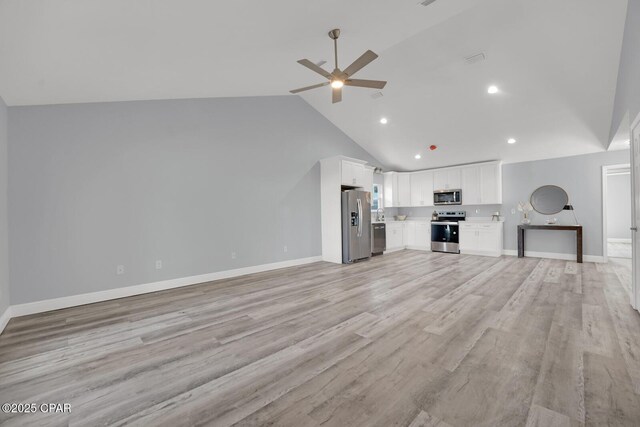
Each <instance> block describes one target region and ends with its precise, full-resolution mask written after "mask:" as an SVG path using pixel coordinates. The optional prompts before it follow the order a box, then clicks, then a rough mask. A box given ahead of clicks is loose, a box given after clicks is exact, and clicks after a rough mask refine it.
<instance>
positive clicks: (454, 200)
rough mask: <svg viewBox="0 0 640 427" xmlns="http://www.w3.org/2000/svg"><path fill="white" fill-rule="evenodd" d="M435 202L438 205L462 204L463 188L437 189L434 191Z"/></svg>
mask: <svg viewBox="0 0 640 427" xmlns="http://www.w3.org/2000/svg"><path fill="white" fill-rule="evenodd" d="M433 204H434V205H436V206H443V205H461V204H462V190H460V189H457V190H436V191H434V192H433Z"/></svg>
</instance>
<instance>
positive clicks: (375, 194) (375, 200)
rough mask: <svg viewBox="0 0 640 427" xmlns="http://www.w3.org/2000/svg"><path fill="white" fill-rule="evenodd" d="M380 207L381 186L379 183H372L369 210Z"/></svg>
mask: <svg viewBox="0 0 640 427" xmlns="http://www.w3.org/2000/svg"><path fill="white" fill-rule="evenodd" d="M380 208H382V186H381V185H380V184H373V191H372V193H371V211H374V212H375V211H377V210H378V209H380Z"/></svg>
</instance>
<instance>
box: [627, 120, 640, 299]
mask: <svg viewBox="0 0 640 427" xmlns="http://www.w3.org/2000/svg"><path fill="white" fill-rule="evenodd" d="M638 125H640V114H638V116H637V117H636V118H635V120H634V121H633V122H632V123H631V128H630V129H629V130H630V132H629V133H630V145H631V147H630V149H631V153H630V154H631V211H632V212H631V227H632V228H635V227H639V226H640V224H638V223H637V222H636V212H635V209H636V195H637V194H638V192H639V191H640V188H636V183H635V181H636V180H635V170H634V169H635V166H636V165H635V155H634V153H635V150H634V145H635V144H634V134H633V130H634V129H635V128H636V126H638ZM638 237H639V236H638V232H637V231H634V232H633V233H632V234H631V246H632V248H631V306H632V307H633V308H635V309H636V310H639V311H640V286H638V274H639V272H638V268H640V264H639V263H638V262H636V259H637V258H638V257H639V256H640V254H637V253H636V252H637V250H636V245H637V243H636V240H637V239H638Z"/></svg>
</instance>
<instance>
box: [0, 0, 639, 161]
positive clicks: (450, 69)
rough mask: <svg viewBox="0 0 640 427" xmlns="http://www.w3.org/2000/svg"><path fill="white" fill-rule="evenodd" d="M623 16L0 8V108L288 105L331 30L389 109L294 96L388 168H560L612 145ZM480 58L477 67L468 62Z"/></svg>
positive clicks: (197, 2)
mask: <svg viewBox="0 0 640 427" xmlns="http://www.w3.org/2000/svg"><path fill="white" fill-rule="evenodd" d="M626 6H627V0H607V1H602V0H482V1H481V0H436V1H435V2H434V3H432V4H431V5H429V6H422V5H420V4H419V2H418V1H417V0H394V1H388V0H387V1H383V0H349V1H344V0H340V1H338V0H324V1H321V2H306V1H300V0H272V1H257V0H249V1H242V2H239V1H226V2H221V1H215V2H212V1H206V0H154V1H153V2H150V1H140V0H134V1H131V0H61V1H47V0H31V1H28V2H27V1H23V0H0V95H1V96H2V97H3V98H4V99H5V101H6V102H7V104H9V105H35V104H58V103H73V102H104V101H124V100H140V99H176V98H201V97H234V96H263V95H286V94H288V90H290V89H293V88H296V87H300V86H307V85H311V84H314V83H320V82H321V81H322V78H321V77H320V76H317V75H315V74H314V73H313V72H311V71H309V70H308V69H306V68H303V67H301V66H300V65H298V64H296V60H298V59H301V58H309V59H310V60H312V61H314V62H317V61H321V60H325V61H328V62H329V64H327V65H325V68H327V69H329V70H330V69H331V68H332V67H330V65H331V62H332V45H331V40H330V39H329V38H328V37H327V35H326V33H327V31H328V30H330V29H332V28H336V27H338V28H341V29H342V36H341V38H340V46H339V55H340V62H341V65H346V64H348V63H350V62H351V61H352V60H354V59H355V58H356V57H358V56H359V55H360V54H361V53H363V52H364V51H365V50H366V49H371V50H373V51H375V52H376V53H378V54H379V55H380V58H379V59H378V60H376V61H374V62H373V63H372V64H370V65H369V66H368V67H366V68H365V69H364V70H362V71H361V72H360V73H359V74H358V75H357V77H358V78H371V79H384V80H388V81H389V83H388V85H387V87H386V88H385V89H384V90H383V95H384V96H382V97H379V98H375V99H374V98H373V97H372V96H371V95H372V93H374V92H376V91H375V90H369V89H360V88H345V91H344V97H343V99H344V101H343V102H342V103H340V104H332V103H331V97H330V89H329V88H328V87H325V88H321V89H317V90H315V91H313V92H306V93H304V94H303V95H302V97H303V98H304V99H305V100H306V101H307V102H308V103H309V104H311V105H312V106H313V107H314V108H316V109H317V110H318V111H319V112H320V113H321V114H323V115H324V116H325V117H327V118H328V119H329V120H330V121H332V122H333V123H334V124H335V125H336V126H338V127H339V128H340V129H342V130H343V131H344V132H345V133H347V134H348V135H349V136H350V137H351V138H353V139H354V140H355V141H356V142H357V143H358V144H360V145H361V146H363V147H364V148H365V149H366V150H368V151H369V152H370V153H371V154H372V155H373V156H375V157H376V158H378V159H379V160H380V161H381V162H382V163H383V164H385V165H387V166H388V167H390V168H394V169H404V170H411V169H421V168H427V167H436V166H444V165H451V164H460V163H468V162H473V161H481V160H490V159H502V160H505V161H507V162H513V161H522V160H530V159H538V158H549V157H560V156H566V155H572V154H581V153H588V152H595V151H600V150H603V149H604V148H605V146H606V145H607V143H608V134H609V128H610V125H611V114H612V109H613V101H614V95H615V87H616V78H617V72H618V64H619V57H620V49H621V45H622V34H623V30H624V28H623V27H624V19H625V13H626ZM480 52H482V53H484V54H485V56H486V59H485V60H484V61H480V62H476V63H473V64H467V63H466V62H465V60H464V58H466V57H469V56H471V55H474V54H477V53H480ZM492 84H494V85H496V86H498V87H499V89H500V91H499V93H497V94H495V95H489V94H488V93H487V87H488V86H489V85H492ZM381 117H386V118H388V123H387V124H386V125H382V124H380V123H379V119H380V118H381ZM508 138H515V139H516V140H517V142H516V144H512V145H509V144H507V143H506V141H507V139H508ZM431 144H435V145H437V146H438V147H439V148H438V149H437V150H436V151H429V150H428V149H427V147H428V146H429V145H431ZM416 154H421V155H422V158H421V159H420V160H416V159H415V158H414V156H415V155H416Z"/></svg>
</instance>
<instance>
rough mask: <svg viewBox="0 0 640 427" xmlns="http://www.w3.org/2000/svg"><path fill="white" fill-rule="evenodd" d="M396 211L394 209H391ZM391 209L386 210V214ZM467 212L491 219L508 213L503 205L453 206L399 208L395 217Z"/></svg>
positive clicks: (469, 214)
mask: <svg viewBox="0 0 640 427" xmlns="http://www.w3.org/2000/svg"><path fill="white" fill-rule="evenodd" d="M391 209H394V208H391ZM391 209H389V208H387V209H385V213H387V211H388V210H391ZM434 210H435V211H438V212H441V211H465V212H467V216H469V217H473V216H481V217H490V216H491V215H493V213H494V212H500V216H502V217H504V216H505V215H506V214H507V213H508V212H507V211H506V210H504V208H503V206H502V205H477V206H472V205H452V206H431V207H420V208H397V213H394V214H393V215H407V217H419V218H425V217H431V214H432V213H433V211H434ZM390 216H391V213H387V217H390Z"/></svg>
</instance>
